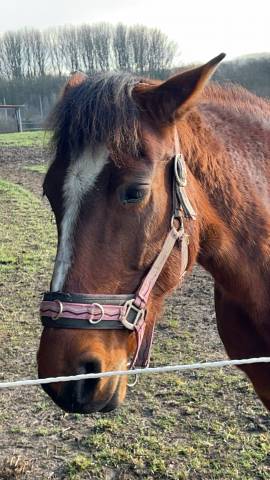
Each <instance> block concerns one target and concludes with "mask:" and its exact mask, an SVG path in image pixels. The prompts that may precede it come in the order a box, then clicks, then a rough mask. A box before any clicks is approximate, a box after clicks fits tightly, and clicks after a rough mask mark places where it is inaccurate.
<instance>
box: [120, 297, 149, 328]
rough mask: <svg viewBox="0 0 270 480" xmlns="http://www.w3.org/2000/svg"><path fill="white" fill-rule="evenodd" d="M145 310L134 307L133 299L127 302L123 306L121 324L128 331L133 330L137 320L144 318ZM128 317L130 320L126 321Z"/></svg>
mask: <svg viewBox="0 0 270 480" xmlns="http://www.w3.org/2000/svg"><path fill="white" fill-rule="evenodd" d="M144 314H145V310H144V309H143V308H138V307H136V305H134V299H131V300H128V301H127V302H126V303H125V305H124V314H123V315H122V317H121V322H122V324H123V325H124V327H126V328H127V329H128V330H134V329H135V327H136V325H137V324H138V322H139V320H141V318H143V317H144ZM128 317H130V320H131V321H129V320H128Z"/></svg>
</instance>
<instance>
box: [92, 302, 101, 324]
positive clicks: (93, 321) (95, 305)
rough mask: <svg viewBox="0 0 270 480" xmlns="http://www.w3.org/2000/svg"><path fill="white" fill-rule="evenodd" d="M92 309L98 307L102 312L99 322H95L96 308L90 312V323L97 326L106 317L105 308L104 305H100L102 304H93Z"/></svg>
mask: <svg viewBox="0 0 270 480" xmlns="http://www.w3.org/2000/svg"><path fill="white" fill-rule="evenodd" d="M92 307H97V308H99V310H100V317H99V318H98V319H97V320H94V315H95V308H91V311H89V313H90V317H89V323H92V325H96V324H97V323H99V322H101V320H102V318H103V316H104V308H103V306H102V305H100V303H92Z"/></svg>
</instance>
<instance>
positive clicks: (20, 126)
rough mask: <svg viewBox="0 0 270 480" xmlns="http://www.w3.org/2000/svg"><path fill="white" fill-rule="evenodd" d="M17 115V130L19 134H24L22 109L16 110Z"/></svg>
mask: <svg viewBox="0 0 270 480" xmlns="http://www.w3.org/2000/svg"><path fill="white" fill-rule="evenodd" d="M15 115H16V120H17V129H18V132H22V131H23V129H22V118H21V109H20V108H15Z"/></svg>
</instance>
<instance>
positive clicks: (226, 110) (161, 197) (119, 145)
mask: <svg viewBox="0 0 270 480" xmlns="http://www.w3.org/2000/svg"><path fill="white" fill-rule="evenodd" d="M223 58H224V55H223V54H221V55H219V56H218V57H216V58H214V59H213V60H211V61H210V62H208V63H207V64H205V65H203V66H201V67H198V68H195V69H192V70H188V71H186V72H183V73H180V74H178V75H176V76H174V77H172V78H170V79H168V80H167V81H165V82H159V81H152V80H148V79H140V78H138V77H135V76H133V75H130V74H126V73H125V74H124V73H108V74H103V73H102V74H96V75H93V76H90V77H87V76H86V75H84V74H81V73H75V74H74V75H73V76H72V77H71V78H70V80H69V81H68V83H67V85H66V86H65V88H64V91H63V93H62V95H61V98H60V100H59V102H58V104H57V105H56V107H55V109H54V112H53V114H52V117H51V120H52V128H53V132H54V133H53V142H54V146H55V156H54V160H53V162H52V163H51V165H50V167H49V170H48V172H47V175H46V177H45V181H44V193H45V195H46V196H47V197H48V199H49V201H50V204H51V207H52V209H53V212H54V214H55V218H56V223H57V229H58V248H57V255H56V259H55V265H54V272H53V277H52V281H51V288H50V292H48V293H46V294H45V295H44V299H43V301H42V303H41V318H42V323H43V325H44V330H43V333H42V336H41V341H40V348H39V352H38V369H39V376H40V377H54V376H61V375H71V374H80V373H92V372H105V371H110V370H122V369H126V368H128V367H132V366H133V365H139V366H146V365H147V364H148V362H149V355H150V347H151V342H152V336H153V329H154V324H155V321H156V318H157V316H158V315H159V313H160V311H161V309H162V306H163V303H164V299H165V297H166V295H168V294H169V293H170V292H172V290H173V289H175V288H176V287H177V286H178V285H179V283H180V282H181V281H182V278H183V276H184V273H185V272H186V271H189V270H190V269H191V268H192V266H193V265H194V263H195V262H196V261H198V262H199V263H200V264H201V265H202V266H203V267H204V268H205V269H206V270H208V271H209V272H210V273H211V274H212V276H213V278H214V281H215V308H216V316H217V323H218V330H219V333H220V336H221V339H222V341H223V343H224V345H225V348H226V350H227V352H228V355H229V356H230V357H231V358H246V357H257V356H268V355H270V336H269V333H270V328H269V327H270V324H269V313H270V301H269V283H270V265H269V259H270V213H269V205H270V203H269V200H270V187H269V185H270V178H269V177H270V169H269V160H270V135H269V133H270V104H269V102H267V101H266V100H263V99H260V98H258V97H256V96H254V95H253V94H251V93H249V92H248V91H246V90H245V89H243V88H241V87H237V86H232V85H229V86H228V85H227V86H220V85H218V84H215V83H211V84H209V85H207V82H208V80H209V79H210V77H211V75H212V73H213V72H214V70H215V69H216V67H217V65H218V64H219V62H220V61H221V60H222V59H223ZM241 368H242V369H243V370H244V371H245V372H246V373H247V375H248V376H249V378H250V379H251V381H252V383H253V385H254V388H255V390H256V392H257V394H258V395H259V397H260V398H261V400H262V401H263V403H264V404H265V405H266V407H268V408H269V409H270V366H269V365H268V364H256V365H246V366H242V367H241ZM44 388H45V390H46V391H47V393H48V394H49V395H50V396H51V397H52V398H53V400H54V401H55V402H56V403H57V404H58V405H59V406H60V407H62V408H63V409H65V410H67V411H71V412H80V413H89V412H94V411H101V412H106V411H109V410H112V409H114V408H116V407H117V406H118V405H120V404H121V402H122V401H123V400H124V397H125V394H126V388H127V378H126V377H119V376H114V377H110V378H102V379H88V380H80V381H76V382H64V383H53V384H50V385H47V386H44Z"/></svg>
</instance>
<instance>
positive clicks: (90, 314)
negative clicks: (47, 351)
mask: <svg viewBox="0 0 270 480" xmlns="http://www.w3.org/2000/svg"><path fill="white" fill-rule="evenodd" d="M173 178H174V180H173V215H172V219H171V229H170V231H169V233H168V235H167V237H166V239H165V242H164V244H163V247H162V249H161V251H160V253H159V254H158V256H157V257H156V259H155V261H154V263H153V264H152V266H151V268H150V270H149V272H148V273H147V275H146V276H145V278H144V280H143V281H142V283H141V285H140V287H139V288H138V290H137V292H136V293H135V295H134V294H131V295H85V294H73V293H62V292H48V293H45V294H44V298H43V301H42V302H41V306H40V315H41V321H42V324H43V325H44V326H45V327H53V328H74V329H99V330H101V329H105V330H107V329H123V328H124V329H128V330H130V331H134V332H135V335H136V339H137V348H136V352H135V354H134V356H133V359H132V362H131V364H130V368H132V367H134V366H141V367H146V366H148V364H149V358H150V350H151V345H152V341H153V332H154V323H152V324H151V326H149V327H148V330H149V332H148V336H147V342H146V343H145V345H144V350H143V351H142V344H143V338H144V333H145V327H146V310H147V302H148V300H149V296H150V294H151V292H152V290H153V288H154V286H155V283H156V281H157V279H158V277H159V275H160V273H161V271H162V269H163V267H164V265H165V263H166V262H167V259H168V257H169V255H170V254H171V252H172V250H173V248H174V245H175V243H176V242H177V241H178V242H179V244H180V245H181V253H182V255H181V273H180V279H181V278H182V277H183V275H184V273H185V271H186V269H187V266H188V236H187V235H186V234H185V231H184V222H183V218H184V217H186V218H189V219H194V218H195V212H194V210H193V208H192V206H191V204H190V202H189V200H188V197H187V195H186V192H185V186H186V169H185V164H184V159H183V157H182V155H180V154H178V155H176V156H175V158H174V177H173ZM176 225H177V226H176Z"/></svg>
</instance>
